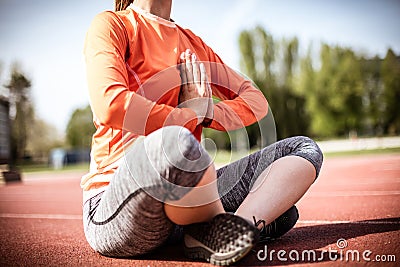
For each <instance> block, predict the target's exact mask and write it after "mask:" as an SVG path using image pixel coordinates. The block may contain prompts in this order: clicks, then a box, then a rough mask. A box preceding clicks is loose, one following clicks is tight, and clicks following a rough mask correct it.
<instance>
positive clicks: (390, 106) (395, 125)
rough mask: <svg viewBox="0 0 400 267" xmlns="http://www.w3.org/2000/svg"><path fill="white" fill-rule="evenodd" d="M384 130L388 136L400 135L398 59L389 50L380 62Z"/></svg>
mask: <svg viewBox="0 0 400 267" xmlns="http://www.w3.org/2000/svg"><path fill="white" fill-rule="evenodd" d="M381 75H382V80H383V86H384V89H383V101H384V103H385V107H384V118H383V120H384V129H385V132H386V133H389V134H399V133H400V108H399V103H400V57H398V56H396V55H395V54H394V52H393V50H391V49H389V50H388V51H387V53H386V57H385V59H384V60H383V62H382V69H381Z"/></svg>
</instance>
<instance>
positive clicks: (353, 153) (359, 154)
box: [324, 147, 400, 157]
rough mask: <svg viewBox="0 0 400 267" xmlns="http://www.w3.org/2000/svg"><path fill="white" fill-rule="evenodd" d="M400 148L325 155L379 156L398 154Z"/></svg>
mask: <svg viewBox="0 0 400 267" xmlns="http://www.w3.org/2000/svg"><path fill="white" fill-rule="evenodd" d="M398 153H400V147H395V148H379V149H368V150H367V149H364V150H355V151H342V152H329V153H324V156H326V157H343V156H361V155H379V154H398Z"/></svg>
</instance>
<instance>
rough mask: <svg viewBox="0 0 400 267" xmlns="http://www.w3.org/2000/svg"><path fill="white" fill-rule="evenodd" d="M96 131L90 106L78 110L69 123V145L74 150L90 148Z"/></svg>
mask: <svg viewBox="0 0 400 267" xmlns="http://www.w3.org/2000/svg"><path fill="white" fill-rule="evenodd" d="M94 131H95V127H94V124H93V115H92V111H91V109H90V106H87V107H85V108H82V109H79V108H78V109H76V110H75V111H74V112H73V113H72V116H71V118H70V120H69V122H68V126H67V143H68V144H69V145H70V146H71V147H72V148H89V147H90V145H91V140H92V135H93V133H94Z"/></svg>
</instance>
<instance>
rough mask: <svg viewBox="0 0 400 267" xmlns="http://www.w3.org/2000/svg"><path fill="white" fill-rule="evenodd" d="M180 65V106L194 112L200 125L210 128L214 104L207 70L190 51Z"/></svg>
mask: <svg viewBox="0 0 400 267" xmlns="http://www.w3.org/2000/svg"><path fill="white" fill-rule="evenodd" d="M179 63H180V64H179V70H180V75H181V80H182V85H181V91H180V93H179V106H180V107H184V108H190V109H192V110H194V111H195V112H196V114H197V117H198V124H202V125H203V126H209V125H210V124H211V122H212V120H213V117H214V104H213V100H212V90H211V86H210V84H209V82H208V76H207V72H206V68H205V66H204V64H203V63H201V62H199V61H198V60H197V57H196V54H195V53H192V52H191V51H190V50H189V49H187V50H186V51H185V52H182V54H181V55H180V62H179Z"/></svg>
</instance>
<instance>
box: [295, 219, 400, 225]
mask: <svg viewBox="0 0 400 267" xmlns="http://www.w3.org/2000/svg"><path fill="white" fill-rule="evenodd" d="M387 220H388V221H374V220H366V221H329V220H300V221H298V222H297V224H313V225H326V224H349V223H351V224H361V225H363V224H364V225H383V224H386V225H387V224H399V225H400V221H399V220H394V219H392V218H387Z"/></svg>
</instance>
